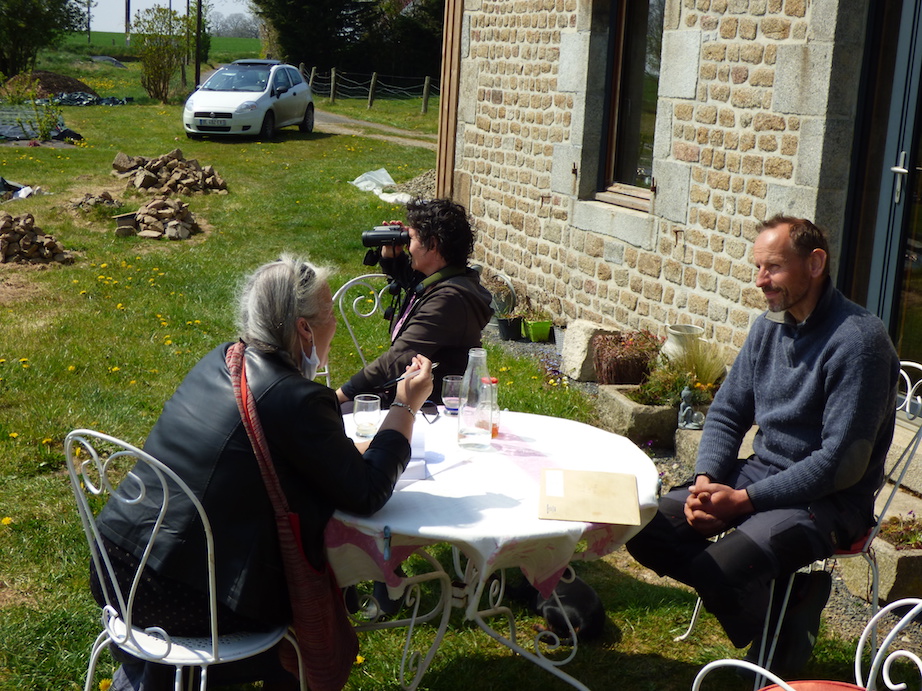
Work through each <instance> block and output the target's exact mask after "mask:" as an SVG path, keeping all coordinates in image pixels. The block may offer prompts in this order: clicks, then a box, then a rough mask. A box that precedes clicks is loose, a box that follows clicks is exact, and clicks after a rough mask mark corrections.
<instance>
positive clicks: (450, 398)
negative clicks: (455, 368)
mask: <svg viewBox="0 0 922 691" xmlns="http://www.w3.org/2000/svg"><path fill="white" fill-rule="evenodd" d="M461 378H462V377H461V375H460V374H449V375H448V376H447V377H443V378H442V403H443V404H444V405H445V414H446V415H457V414H458V402H459V400H460V397H461Z"/></svg>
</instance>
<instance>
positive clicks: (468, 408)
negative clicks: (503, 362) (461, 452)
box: [458, 348, 494, 449]
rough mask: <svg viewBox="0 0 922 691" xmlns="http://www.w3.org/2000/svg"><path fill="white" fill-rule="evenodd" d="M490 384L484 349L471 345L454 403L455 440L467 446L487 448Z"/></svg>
mask: <svg viewBox="0 0 922 691" xmlns="http://www.w3.org/2000/svg"><path fill="white" fill-rule="evenodd" d="M493 390H494V389H493V385H492V383H491V379H490V372H489V371H488V370H487V351H486V350H484V349H483V348H471V349H470V351H469V352H468V356H467V369H466V370H464V378H463V379H462V380H461V400H460V402H459V405H458V443H459V444H460V445H461V446H462V447H464V448H468V449H489V448H490V439H491V437H492V431H493Z"/></svg>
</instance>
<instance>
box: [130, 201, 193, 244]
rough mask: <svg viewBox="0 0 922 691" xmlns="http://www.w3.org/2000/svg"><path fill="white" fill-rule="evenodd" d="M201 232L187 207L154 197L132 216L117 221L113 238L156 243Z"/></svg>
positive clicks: (179, 238) (183, 203)
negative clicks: (149, 239) (126, 237)
mask: <svg viewBox="0 0 922 691" xmlns="http://www.w3.org/2000/svg"><path fill="white" fill-rule="evenodd" d="M200 230H201V228H199V225H198V223H197V222H196V220H195V216H194V215H193V214H192V212H191V211H189V205H188V204H186V203H185V202H181V201H179V200H178V199H173V198H170V197H163V196H161V197H154V198H153V199H151V200H150V201H149V202H147V203H146V204H144V205H143V206H142V207H141V208H140V209H138V210H137V212H136V213H134V214H124V215H123V216H122V217H121V218H120V219H119V224H118V227H117V228H116V229H115V234H116V235H118V236H121V237H125V236H129V235H137V236H138V237H142V238H151V239H154V240H159V239H161V238H164V237H165V238H167V239H169V240H185V239H187V238H188V237H189V236H190V235H192V234H193V233H198V232H199V231H200Z"/></svg>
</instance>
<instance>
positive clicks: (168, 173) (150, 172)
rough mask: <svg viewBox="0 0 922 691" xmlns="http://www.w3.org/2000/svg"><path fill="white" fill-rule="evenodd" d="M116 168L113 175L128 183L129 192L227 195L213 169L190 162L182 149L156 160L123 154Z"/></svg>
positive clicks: (221, 179) (120, 155) (113, 163)
mask: <svg viewBox="0 0 922 691" xmlns="http://www.w3.org/2000/svg"><path fill="white" fill-rule="evenodd" d="M112 168H113V171H112V174H113V175H115V176H116V177H118V178H122V179H126V180H128V187H129V188H131V187H135V188H137V189H142V190H150V191H151V192H154V193H156V194H162V195H171V194H185V195H193V194H207V193H215V194H227V183H226V182H225V181H224V179H223V178H222V177H221V176H220V175H218V174H217V173H216V172H215V169H214V168H213V167H212V166H202V165H201V164H200V163H199V162H198V161H197V160H196V159H194V158H193V159H189V160H188V161H187V160H186V159H185V158H183V155H182V151H181V150H180V149H173V150H172V151H171V152H170V153H168V154H163V155H162V156H157V157H156V158H147V157H146V156H129V155H128V154H126V153H123V152H121V151H119V152H118V153H117V154H116V155H115V160H114V161H112Z"/></svg>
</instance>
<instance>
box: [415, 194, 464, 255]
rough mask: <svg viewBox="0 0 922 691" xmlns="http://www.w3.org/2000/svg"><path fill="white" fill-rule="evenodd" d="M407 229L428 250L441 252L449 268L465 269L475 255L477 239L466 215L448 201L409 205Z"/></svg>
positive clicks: (430, 201) (421, 201) (456, 205)
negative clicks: (473, 253)
mask: <svg viewBox="0 0 922 691" xmlns="http://www.w3.org/2000/svg"><path fill="white" fill-rule="evenodd" d="M407 226H409V227H410V228H414V229H415V230H416V237H417V238H419V241H420V242H421V243H422V244H423V245H424V246H425V247H426V248H427V249H432V248H433V247H435V248H436V249H438V251H439V254H441V255H442V257H443V258H444V259H445V261H446V262H448V265H449V266H465V265H466V264H467V259H468V257H470V256H471V253H472V252H473V251H474V241H475V240H476V236H475V233H474V230H473V228H471V223H470V220H469V219H468V216H467V211H465V210H464V207H463V206H461V205H460V204H455V203H454V202H453V201H451V200H449V199H432V200H428V199H414V200H413V201H411V202H408V203H407Z"/></svg>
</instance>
